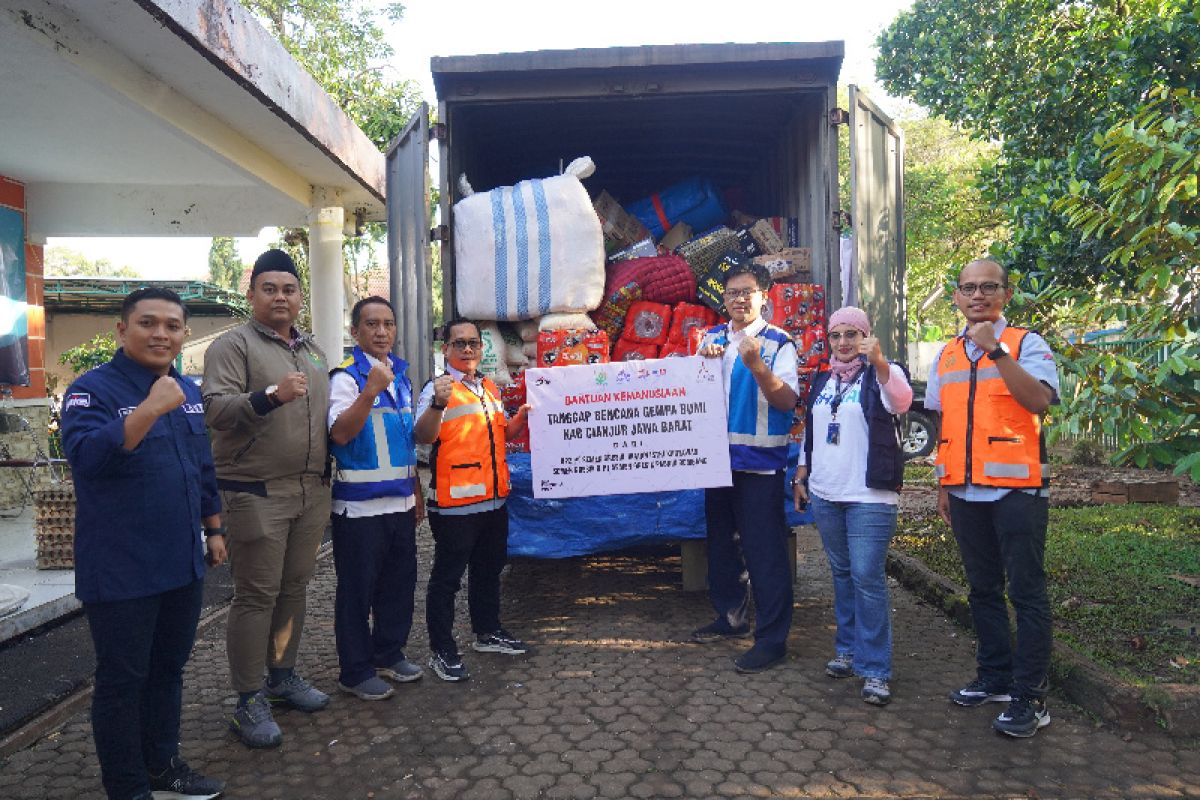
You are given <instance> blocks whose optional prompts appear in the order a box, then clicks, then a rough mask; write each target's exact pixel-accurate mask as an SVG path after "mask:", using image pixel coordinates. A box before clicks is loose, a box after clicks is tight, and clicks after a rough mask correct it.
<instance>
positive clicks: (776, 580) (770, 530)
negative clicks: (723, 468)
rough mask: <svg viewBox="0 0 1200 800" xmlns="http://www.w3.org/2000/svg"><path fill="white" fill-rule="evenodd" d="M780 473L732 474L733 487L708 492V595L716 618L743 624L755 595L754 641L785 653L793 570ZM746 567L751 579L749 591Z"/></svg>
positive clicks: (789, 625) (789, 620)
mask: <svg viewBox="0 0 1200 800" xmlns="http://www.w3.org/2000/svg"><path fill="white" fill-rule="evenodd" d="M783 483H784V477H783V473H782V472H777V473H775V474H774V475H756V474H754V473H750V472H736V471H735V472H734V473H733V486H729V487H721V488H718V489H705V490H704V516H705V522H706V525H707V529H708V595H709V599H710V600H711V601H712V605H713V610H714V611H716V612H717V616H718V618H721V619H724V620H725V621H726V622H728V623H729V625H730V626H732V627H735V628H736V627H740V626H741V625H744V624H745V623H746V621H747V618H748V616H749V613H750V595H751V593H753V595H754V623H755V626H754V641H755V644H762V645H764V646H765V647H767V648H769V649H770V650H771V651H772V652H773V653H774V654H777V655H783V654H784V653H785V652H786V651H787V638H788V632H789V631H790V630H791V628H792V573H791V569H790V568H789V566H788V553H787V536H788V526H787V520H786V518H785V516H784V511H783ZM743 571H744V572H745V573H746V574H747V575H748V576H749V578H750V587H749V589H747V587H746V581H745V578H744V577H743Z"/></svg>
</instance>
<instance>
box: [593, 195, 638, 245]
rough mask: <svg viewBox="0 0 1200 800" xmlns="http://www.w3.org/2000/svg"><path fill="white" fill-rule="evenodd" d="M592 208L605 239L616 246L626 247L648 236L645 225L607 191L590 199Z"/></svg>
mask: <svg viewBox="0 0 1200 800" xmlns="http://www.w3.org/2000/svg"><path fill="white" fill-rule="evenodd" d="M592 208H594V209H595V210H596V216H597V217H599V218H600V228H601V229H602V230H603V231H604V238H605V240H607V241H610V242H613V243H614V244H615V245H616V246H617V247H618V248H621V247H628V246H629V245H631V244H633V243H634V242H638V241H641V240H642V239H646V238H648V237H649V236H650V231H648V230H646V226H645V225H643V224H642V223H641V221H640V220H638V218H637V217H635V216H633V215H632V214H630V213H628V212H627V211H626V210H625V209H624V208H622V207H621V204H620V203H618V202H617V201H616V200H615V199H614V198H613V196H612V195H610V194H609V193H608V192H604V191H602V192H600V196H599V197H597V198H596V199H595V200H594V201H592Z"/></svg>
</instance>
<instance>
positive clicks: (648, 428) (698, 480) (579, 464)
mask: <svg viewBox="0 0 1200 800" xmlns="http://www.w3.org/2000/svg"><path fill="white" fill-rule="evenodd" d="M525 387H526V393H527V395H526V396H527V398H528V402H529V404H530V406H532V408H533V410H532V411H531V412H530V414H529V425H530V441H531V443H532V447H533V450H532V455H531V466H532V470H533V496H534V497H539V498H541V497H588V496H592V495H606V494H635V493H638V492H662V491H675V490H679V489H702V488H707V487H713V486H729V485H731V483H732V476H731V473H730V469H729V437H728V435H727V434H726V421H725V389H724V386H723V384H722V383H721V362H720V360H719V359H705V358H701V357H700V356H691V357H688V358H678V357H676V358H661V359H650V360H648V361H622V362H616V363H612V364H581V365H578V366H573V367H553V368H550V369H530V370H527V371H526V372H525Z"/></svg>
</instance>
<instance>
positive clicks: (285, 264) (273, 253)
mask: <svg viewBox="0 0 1200 800" xmlns="http://www.w3.org/2000/svg"><path fill="white" fill-rule="evenodd" d="M261 272H290V273H291V274H293V275H295V276H296V278H297V279H299V278H300V274H299V273H298V272H296V262H295V261H292V257H291V256H289V255H288V254H287V253H285V252H283V251H282V250H280V249H278V248H273V249H271V250H268V251H267V252H265V253H263V254H262V255H261V256H259V257H258V259H257V260H256V261H255V262H254V269H253V270H251V272H250V280H251V281H253V280H254V279H255V278H256V277H257V276H258V274H259V273H261Z"/></svg>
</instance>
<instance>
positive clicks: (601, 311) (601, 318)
mask: <svg viewBox="0 0 1200 800" xmlns="http://www.w3.org/2000/svg"><path fill="white" fill-rule="evenodd" d="M641 299H642V287H641V286H639V285H638V284H637V282H636V281H633V280H630V281H628V282H627V283H624V284H621V285H619V286H615V287H613V288H612V289H609V288H608V287H606V288H605V290H604V300H603V301H601V303H600V307H599V308H597V309H596V310H595V311H593V312H592V313H591V318H592V321H593V322H594V323H595V324H596V327H597V328H599V329H600V330H602V331H604V332H605V333H607V334H608V340H609V341H610V342H614V343H615V342H616V341H617V339H619V338H621V331H623V330H624V329H625V317H626V315H628V314H629V307H630V306H632V305H633V304H634V303H636V302H637V301H638V300H641Z"/></svg>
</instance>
